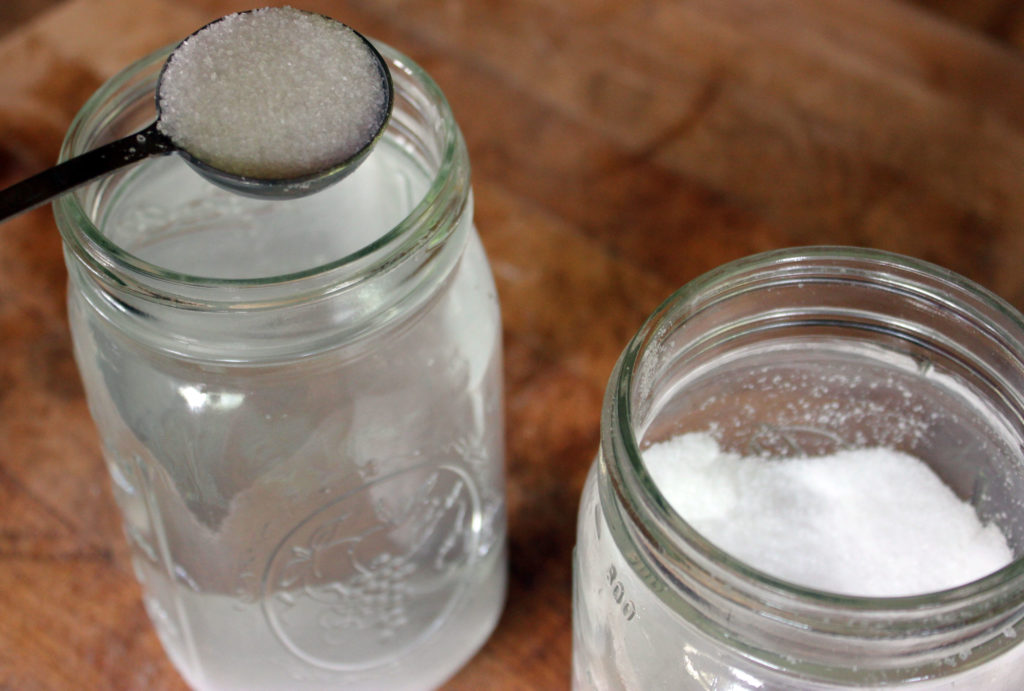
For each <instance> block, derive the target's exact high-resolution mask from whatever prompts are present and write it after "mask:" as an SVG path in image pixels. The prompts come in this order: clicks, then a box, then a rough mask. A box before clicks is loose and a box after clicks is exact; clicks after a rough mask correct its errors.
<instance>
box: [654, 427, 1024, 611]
mask: <svg viewBox="0 0 1024 691" xmlns="http://www.w3.org/2000/svg"><path fill="white" fill-rule="evenodd" d="M643 458H644V464H645V466H646V467H647V470H648V473H649V474H650V476H651V478H652V479H653V480H654V482H655V484H656V485H657V486H658V488H659V490H660V491H661V493H662V495H663V496H664V497H665V499H666V500H667V501H668V502H669V504H670V505H671V506H672V508H673V509H675V511H676V512H677V513H678V514H679V515H680V516H681V517H682V518H683V519H685V520H686V521H687V522H688V523H689V524H690V525H691V526H693V528H694V529H696V530H697V531H698V532H699V533H701V534H702V535H703V536H704V537H705V538H706V539H708V540H709V541H710V542H712V543H713V544H714V545H715V546H717V547H719V548H720V549H722V550H724V551H725V552H728V553H729V554H731V555H732V556H734V557H736V558H738V559H740V560H741V561H744V562H746V563H747V564H749V565H751V566H753V567H755V568H757V569H759V570H761V571H764V572H765V573H768V574H770V575H772V576H775V577H776V578H780V579H782V580H787V581H790V582H792V583H796V584H799V585H802V586H806V587H811V588H815V589H817V590H823V591H827V592H832V593H839V594H845V595H855V596H867V597H897V596H903V595H918V594H923V593H929V592H935V591H939V590H945V589H947V588H952V587H956V586H959V585H963V584H966V583H969V582H971V581H974V580H977V579H978V578H982V577H984V576H987V575H988V574H990V573H992V572H994V571H996V570H998V569H1000V568H1002V567H1003V566H1006V565H1007V564H1008V563H1010V561H1011V560H1012V559H1013V553H1012V552H1011V550H1010V547H1009V546H1008V544H1007V542H1006V538H1005V537H1004V536H1003V534H1002V533H1001V532H1000V530H999V528H998V527H997V526H995V525H991V524H990V525H983V524H982V522H981V521H980V520H979V518H978V515H977V513H976V512H975V511H974V509H973V508H972V507H971V506H970V505H969V504H967V503H965V502H963V501H961V500H960V499H959V498H958V497H957V496H956V494H954V493H953V491H952V490H951V489H950V488H949V487H948V486H946V485H945V484H944V483H943V482H942V480H941V479H939V477H938V476H937V475H935V473H934V472H933V471H932V470H931V468H929V467H928V466H927V465H926V464H925V463H924V462H922V461H921V460H919V459H917V458H915V457H913V456H910V455H908V454H905V453H902V452H899V451H895V450H892V449H886V448H874V449H858V450H850V451H840V452H837V453H835V454H832V455H829V456H818V457H811V458H786V459H765V458H760V457H744V456H741V455H739V454H736V453H730V452H727V451H723V450H722V449H720V448H719V446H718V443H717V442H716V440H715V439H714V438H713V437H712V436H711V435H710V434H708V433H705V432H692V433H688V434H682V435H679V436H677V437H674V438H672V439H669V440H667V441H664V442H661V443H658V444H654V445H652V446H651V447H650V448H648V449H647V450H646V451H645V452H644V454H643Z"/></svg>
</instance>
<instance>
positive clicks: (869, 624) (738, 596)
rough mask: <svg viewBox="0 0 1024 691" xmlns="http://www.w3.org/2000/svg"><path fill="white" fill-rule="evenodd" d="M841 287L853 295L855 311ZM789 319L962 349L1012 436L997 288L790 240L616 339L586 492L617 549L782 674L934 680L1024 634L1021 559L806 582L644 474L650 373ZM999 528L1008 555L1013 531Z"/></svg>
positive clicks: (665, 394)
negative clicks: (935, 585) (714, 532)
mask: <svg viewBox="0 0 1024 691" xmlns="http://www.w3.org/2000/svg"><path fill="white" fill-rule="evenodd" d="M840 286H845V287H846V288H850V287H851V286H852V288H850V289H851V290H855V291H857V292H858V293H860V294H859V296H858V298H857V301H856V304H857V305H858V307H857V308H856V309H854V307H853V302H849V303H848V302H847V298H846V297H844V295H845V291H846V288H841V287H840ZM787 291H797V292H799V293H800V294H802V295H810V296H811V297H810V298H808V300H807V301H806V303H805V304H804V305H802V306H801V307H800V309H798V310H794V308H793V306H792V305H793V301H792V299H791V297H792V296H790V298H786V297H782V298H778V296H779V295H780V294H785V293H786V292H787ZM865 292H866V293H867V294H869V299H867V300H865V297H864V293H865ZM895 303H906V304H901V305H900V306H896V305H895ZM783 305H788V306H786V307H783ZM937 316H938V318H939V321H938V322H936V321H935V319H936V317H937ZM794 323H803V324H808V325H809V324H815V325H817V327H822V325H824V327H825V328H827V329H843V328H847V327H849V328H856V329H858V330H864V331H870V330H871V329H875V328H883V327H884V328H887V329H891V330H895V331H896V332H900V333H902V334H903V336H906V337H910V336H912V337H913V338H914V339H917V341H919V342H921V343H925V344H926V345H927V346H928V347H934V348H940V349H944V350H943V352H944V353H945V354H946V356H948V360H949V361H950V362H958V361H959V360H958V359H962V363H961V364H962V365H963V367H964V368H966V369H970V370H971V371H972V372H974V373H976V374H977V375H978V377H979V379H983V380H985V381H986V385H987V386H991V388H992V391H993V394H994V395H998V397H1000V402H999V405H1000V406H1002V410H1003V411H1004V412H1005V413H1006V416H1007V418H1009V419H1010V424H1012V425H1016V427H1015V429H1013V430H1012V432H1013V433H1014V434H1016V435H1017V439H1020V434H1021V426H1020V422H1021V420H1022V419H1024V399H1022V397H1021V393H1022V392H1024V348H1022V346H1021V343H1022V342H1024V326H1022V324H1021V321H1020V318H1019V317H1018V316H1017V315H1016V313H1015V311H1014V310H1013V309H1012V308H1010V307H1009V306H1008V305H1006V304H1005V303H1003V302H1002V301H1000V300H999V299H998V298H996V297H994V296H992V295H990V294H988V293H986V292H984V291H983V290H981V289H979V288H977V287H976V286H970V285H966V284H965V282H964V281H963V280H962V279H959V278H958V277H956V276H955V275H953V274H951V273H949V272H946V271H944V270H942V269H939V268H938V267H934V266H931V265H928V264H925V263H917V262H913V261H912V260H909V259H906V258H903V257H897V256H895V255H891V254H887V253H881V252H874V251H867V250H854V249H850V248H801V249H799V250H786V251H782V252H775V253H768V254H765V255H758V256H755V257H752V258H750V259H747V260H743V261H740V262H735V263H733V264H730V265H726V266H725V267H722V268H720V269H719V270H717V271H714V272H712V273H710V274H707V275H705V276H703V277H701V278H699V279H697V280H696V281H694V282H692V283H691V284H689V285H687V286H685V287H684V288H683V289H681V290H680V291H679V292H677V293H676V294H675V295H673V296H672V297H671V298H670V299H669V300H668V301H666V302H665V303H664V304H663V305H662V306H661V307H660V308H659V310H658V311H657V312H655V314H654V315H652V316H651V317H650V319H648V321H647V322H646V323H645V325H644V326H643V327H642V329H641V330H640V331H639V333H638V334H637V336H636V337H635V338H634V339H633V340H632V341H631V343H630V344H629V346H628V347H627V348H626V350H625V351H624V353H623V355H622V357H621V358H620V360H619V362H618V363H617V365H616V367H615V370H614V372H613V374H612V377H611V380H610V382H609V385H608V390H607V393H606V397H605V405H604V410H603V419H602V438H601V456H600V469H601V472H600V474H599V490H600V493H601V502H602V506H603V508H604V513H605V518H606V520H607V522H608V525H609V527H610V530H611V533H612V535H613V536H614V539H615V541H616V543H617V545H618V547H619V549H620V550H621V551H622V552H623V554H624V557H625V559H626V561H627V562H628V563H630V564H632V565H633V568H634V569H635V570H636V572H637V574H638V575H639V576H640V577H641V578H642V579H643V580H644V581H645V582H646V583H647V584H648V586H649V587H650V588H651V590H652V591H653V592H654V593H655V594H656V595H657V596H658V597H659V599H660V601H661V602H662V603H663V604H664V606H665V607H667V608H668V609H669V610H670V611H672V612H674V613H675V614H676V615H677V616H679V617H680V618H682V619H684V620H685V621H686V622H688V624H690V625H692V626H695V627H697V628H698V629H700V630H701V632H702V633H703V634H704V635H706V636H708V637H710V638H712V639H715V640H717V641H719V642H720V644H722V645H723V646H725V647H726V648H728V649H730V650H732V651H733V652H734V653H736V654H737V655H739V656H742V657H743V658H745V659H747V660H750V661H753V662H755V663H757V664H760V665H762V666H764V667H766V668H770V669H773V670H776V671H779V673H781V674H783V675H784V676H786V678H787V679H789V678H792V679H801V680H810V681H814V682H818V683H823V684H837V685H842V684H844V683H847V684H856V685H863V684H865V683H869V684H894V683H899V682H907V681H910V680H917V679H926V678H938V677H943V676H947V675H949V674H952V673H955V672H957V671H962V670H963V669H965V668H968V667H973V666H976V665H979V664H982V663H984V662H985V661H987V660H989V659H991V658H993V657H995V656H997V655H1000V654H1001V653H1003V652H1004V651H1005V650H1007V649H1009V648H1011V647H1013V646H1014V645H1015V644H1016V643H1017V638H1018V637H1019V636H1024V559H1022V558H1020V557H1018V558H1017V559H1016V560H1015V561H1013V562H1012V563H1011V564H1010V565H1008V566H1007V567H1005V568H1003V569H1001V570H1000V571H997V572H996V573H994V574H992V575H990V576H988V577H986V578H983V579H981V580H978V581H975V582H973V583H969V584H966V585H963V586H961V587H957V588H953V589H950V590H945V591H941V592H937V593H927V594H922V595H916V596H909V597H892V598H886V597H882V598H877V597H872V598H868V597H854V596H844V595H836V594H831V593H827V592H822V591H817V590H814V589H811V588H807V587H801V586H798V585H795V584H793V583H790V582H787V581H783V580H780V579H778V578H774V577H772V576H770V575H768V574H766V573H764V572H762V571H759V570H757V569H755V568H753V567H751V566H750V565H748V564H746V563H743V562H741V561H739V560H737V559H734V558H733V557H731V556H730V555H729V554H728V553H726V552H724V551H722V550H721V549H719V548H717V547H716V546H715V545H714V544H712V543H711V542H709V541H708V540H706V539H705V538H704V537H703V536H702V535H701V534H700V533H699V532H698V531H697V530H696V529H694V528H693V527H692V526H691V525H690V524H689V523H687V522H686V521H685V520H684V519H683V518H682V517H681V516H680V515H679V514H678V513H676V512H675V511H674V510H673V508H672V507H671V506H670V503H669V501H668V500H667V499H666V497H665V496H664V495H663V494H662V492H661V490H660V489H659V488H658V486H657V485H656V484H655V483H654V482H653V480H652V479H651V477H650V476H649V475H648V473H647V471H646V469H645V466H644V463H643V459H642V451H641V449H642V447H643V444H644V441H645V437H646V436H647V431H648V429H649V427H650V426H651V425H652V424H653V422H654V420H655V418H656V417H657V416H658V413H659V411H660V410H661V409H662V408H663V407H665V406H666V405H668V404H669V401H670V399H671V398H672V397H673V396H674V395H675V394H676V393H677V391H678V389H673V390H671V391H669V390H666V389H665V388H664V386H662V384H661V382H664V381H666V380H668V379H673V378H674V379H676V380H677V381H678V380H679V379H680V376H681V377H682V379H683V380H685V379H686V376H685V375H686V373H690V372H694V371H697V370H700V369H702V368H703V369H704V370H705V371H709V370H710V367H711V363H712V362H714V361H715V359H716V358H720V357H723V353H728V352H729V351H730V348H733V347H738V346H734V345H733V344H742V343H743V342H744V338H746V337H747V336H749V335H750V334H752V333H759V334H763V333H771V332H773V331H774V330H779V329H783V328H786V329H790V328H792V327H793V325H794ZM968 334H971V336H970V337H968ZM972 339H973V340H972ZM964 343H968V344H969V345H968V346H963V344H964ZM962 346H963V347H962ZM670 372H671V373H672V376H671V377H670V376H669V375H668V373H670ZM681 373H682V375H681ZM684 386H685V384H684ZM1014 443H1015V444H1016V447H1015V448H1014V449H1013V451H1014V453H1019V448H1020V446H1019V442H1014ZM1011 524H1012V521H1011ZM1011 529H1012V525H1011ZM1010 541H1011V544H1012V545H1014V547H1015V553H1016V554H1018V555H1019V554H1021V541H1020V535H1016V536H1011V539H1010ZM951 660H952V661H953V662H950V661H951Z"/></svg>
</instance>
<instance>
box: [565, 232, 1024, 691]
mask: <svg viewBox="0 0 1024 691" xmlns="http://www.w3.org/2000/svg"><path fill="white" fill-rule="evenodd" d="M601 428H602V429H601V450H600V453H599V457H598V459H597V461H596V462H595V464H594V467H593V468H592V470H591V473H590V475H589V477H588V479H587V483H586V485H585V488H584V492H583V498H582V502H581V505H580V513H579V523H578V535H577V546H576V553H575V583H574V587H575V590H574V620H573V627H574V653H573V657H574V669H573V681H574V688H576V689H579V690H582V689H645V690H650V691H656V690H658V689H736V690H739V689H763V690H766V691H768V690H771V691H782V690H784V689H785V690H792V689H797V690H806V689H815V690H826V689H848V688H877V689H902V688H914V689H927V690H928V691H939V690H942V691H945V690H947V689H985V690H986V691H1011V690H1015V689H1020V688H1024V559H1021V555H1024V320H1022V317H1021V315H1020V314H1018V313H1017V312H1016V311H1015V310H1014V309H1013V308H1011V307H1010V306H1009V305H1007V304H1006V303H1004V302H1002V301H1001V300H999V299H998V298H996V297H994V296H993V295H991V294H989V293H988V292H986V291H985V290H983V289H981V288H980V287H978V286H976V285H973V284H971V283H970V282H969V281H967V280H965V279H963V278H961V277H958V276H956V275H954V274H952V273H950V272H948V271H945V270H943V269H940V268H938V267H935V266H932V265H929V264H926V263H923V262H918V261H914V260H911V259H908V258H906V257H900V256H896V255H892V254H887V253H882V252H877V251H867V250H855V249H849V248H802V249H796V250H786V251H782V252H776V253H769V254H765V255H759V256H755V257H752V258H749V259H745V260H741V261H738V262H734V263H732V264H729V265H726V266H724V267H722V268H720V269H718V270H716V271H713V272H711V273H709V274H707V275H705V276H703V277H701V278H699V279H697V280H695V281H693V282H692V283H690V284H688V285H687V286H685V287H684V288H682V289H681V290H680V291H679V292H677V293H676V294H675V295H673V296H672V297H671V298H670V299H669V300H668V301H667V302H666V303H665V304H663V305H662V306H661V307H660V308H659V309H658V310H657V311H656V312H655V313H654V314H653V315H652V316H651V317H650V318H649V319H648V321H647V322H646V323H645V325H644V326H643V327H642V328H641V330H640V331H639V333H638V334H637V335H636V336H635V337H634V339H633V340H632V341H631V342H630V344H629V345H628V347H627V348H626V350H625V351H624V353H623V355H622V357H621V358H620V360H619V362H618V364H617V365H616V368H615V370H614V373H613V374H612V377H611V380H610V382H609V385H608V390H607V395H606V400H605V406H604V413H603V419H602V424H601Z"/></svg>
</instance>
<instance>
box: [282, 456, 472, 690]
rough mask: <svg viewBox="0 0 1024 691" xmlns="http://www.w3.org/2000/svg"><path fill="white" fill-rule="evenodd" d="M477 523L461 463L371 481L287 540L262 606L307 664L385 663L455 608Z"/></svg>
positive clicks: (357, 665) (312, 518) (336, 666)
mask: <svg viewBox="0 0 1024 691" xmlns="http://www.w3.org/2000/svg"><path fill="white" fill-rule="evenodd" d="M479 526H480V502H479V497H478V494H477V491H476V488H475V486H474V484H473V482H472V480H471V478H470V477H469V476H468V475H467V474H466V473H465V472H464V471H462V470H460V469H458V468H454V467H451V466H443V467H437V466H419V467H416V468H412V469H409V470H405V471H402V472H399V473H395V474H393V475H390V476H387V477H384V478H381V479H379V480H376V481H374V482H371V483H368V484H366V485H364V486H362V487H361V488H359V489H358V490H356V491H354V492H352V493H350V494H347V495H345V496H344V497H341V498H339V499H337V500H335V501H334V502H332V503H330V504H328V505H327V506H325V507H323V508H321V509H320V510H318V511H316V512H315V513H313V514H312V515H311V516H309V517H308V518H307V519H306V520H305V521H303V522H302V523H300V524H299V525H298V526H297V527H296V528H295V529H294V530H293V531H292V532H291V533H290V534H289V535H288V536H287V537H286V538H285V540H284V541H283V542H282V544H281V545H280V546H279V548H278V549H277V550H276V552H275V554H274V556H273V557H272V558H271V560H270V564H269V565H268V568H267V572H266V574H265V577H264V581H263V598H264V599H263V609H264V613H265V615H266V616H267V619H268V621H269V622H270V625H271V628H272V629H273V630H274V632H275V634H276V635H277V636H278V638H279V639H280V640H281V642H282V644H284V646H285V647H286V648H288V649H289V650H290V651H291V652H292V653H294V654H295V655H297V656H298V657H300V658H302V659H303V660H305V661H307V662H309V663H311V664H315V665H318V666H320V667H323V668H327V669H336V670H350V669H362V668H367V667H372V666H376V665H378V664H383V663H385V662H387V661H388V660H389V659H391V658H392V657H395V656H397V655H399V654H400V653H401V652H403V651H404V650H407V649H409V648H411V647H413V646H415V645H416V644H417V643H418V642H419V641H420V640H422V638H423V637H424V636H425V635H426V634H427V633H428V632H430V631H432V630H433V629H435V628H436V627H437V626H439V625H440V624H441V623H442V622H443V621H444V620H445V619H446V618H447V616H448V614H449V613H450V612H451V611H452V609H453V608H454V607H455V605H456V604H457V602H458V601H459V599H460V597H461V595H462V593H463V591H464V590H465V588H466V585H467V583H466V582H465V578H466V577H468V576H467V575H466V574H468V573H469V572H470V571H469V570H467V569H465V568H464V567H465V566H466V565H467V564H468V563H469V562H470V560H472V559H474V558H475V553H476V544H477V541H478V539H479Z"/></svg>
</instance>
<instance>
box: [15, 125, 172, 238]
mask: <svg viewBox="0 0 1024 691" xmlns="http://www.w3.org/2000/svg"><path fill="white" fill-rule="evenodd" d="M176 150H177V148H176V147H175V146H174V144H172V143H171V140H170V139H168V137H167V135H165V134H164V133H163V132H161V131H160V130H158V129H157V126H156V123H155V122H154V123H153V124H151V125H150V126H149V127H147V128H145V129H143V130H141V131H140V132H137V133H135V134H130V135H128V136H127V137H124V138H122V139H118V140H116V141H113V142H110V143H109V144H104V145H103V146H101V147H99V148H97V149H93V150H92V151H87V152H85V153H84V154H82V155H80V156H76V157H74V158H72V159H69V160H67V161H64V162H63V163H59V164H57V165H55V166H54V167H52V168H50V169H48V170H44V171H43V172H41V173H38V174H36V175H33V176H32V177H30V178H28V179H26V180H22V181H21V182H17V183H15V184H13V185H11V186H10V187H8V188H7V189H5V190H0V223H3V222H4V221H6V220H7V219H9V218H12V217H14V216H17V215H18V214H20V213H22V212H24V211H28V210H29V209H34V208H35V207H37V206H39V205H40V204H45V203H46V202H48V201H50V200H51V199H53V198H54V197H56V196H57V195H59V194H62V193H64V192H67V191H68V190H71V189H74V188H75V187H78V186H79V185H82V184H85V183H86V182H89V181H90V180H94V179H96V178H98V177H100V176H102V175H106V174H107V173H110V172H112V171H114V170H117V169H118V168H122V167H124V166H126V165H128V164H130V163H135V162H136V161H141V160H142V159H144V158H148V157H150V156H161V155H163V154H169V153H171V152H173V151H176Z"/></svg>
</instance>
